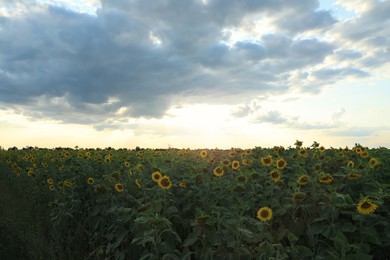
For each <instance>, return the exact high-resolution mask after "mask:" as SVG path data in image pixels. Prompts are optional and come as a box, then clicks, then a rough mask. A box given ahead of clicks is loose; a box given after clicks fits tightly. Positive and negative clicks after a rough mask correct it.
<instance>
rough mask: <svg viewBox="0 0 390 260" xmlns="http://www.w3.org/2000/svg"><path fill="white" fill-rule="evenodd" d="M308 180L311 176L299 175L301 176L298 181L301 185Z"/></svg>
mask: <svg viewBox="0 0 390 260" xmlns="http://www.w3.org/2000/svg"><path fill="white" fill-rule="evenodd" d="M308 182H309V176H307V175H302V176H299V178H298V180H297V183H298V185H299V186H304V185H306V184H307V183H308Z"/></svg>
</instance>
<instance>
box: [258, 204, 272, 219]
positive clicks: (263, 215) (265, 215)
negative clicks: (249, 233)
mask: <svg viewBox="0 0 390 260" xmlns="http://www.w3.org/2000/svg"><path fill="white" fill-rule="evenodd" d="M257 218H258V219H260V220H261V221H262V222H266V221H268V220H271V218H272V209H270V208H269V207H262V208H260V209H259V210H258V211H257Z"/></svg>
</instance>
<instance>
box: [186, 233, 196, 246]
mask: <svg viewBox="0 0 390 260" xmlns="http://www.w3.org/2000/svg"><path fill="white" fill-rule="evenodd" d="M198 240H199V236H198V235H195V234H194V233H191V234H190V235H189V236H188V237H187V238H186V240H184V243H183V246H192V245H193V244H195V243H196V242H197V241H198Z"/></svg>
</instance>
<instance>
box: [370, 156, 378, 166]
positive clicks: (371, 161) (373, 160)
mask: <svg viewBox="0 0 390 260" xmlns="http://www.w3.org/2000/svg"><path fill="white" fill-rule="evenodd" d="M369 164H370V167H371V168H374V167H375V166H377V165H378V159H377V158H375V157H372V158H371V159H370V162H369Z"/></svg>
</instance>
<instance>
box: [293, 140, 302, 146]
mask: <svg viewBox="0 0 390 260" xmlns="http://www.w3.org/2000/svg"><path fill="white" fill-rule="evenodd" d="M302 144H303V142H302V141H298V140H297V141H296V142H295V144H294V145H295V146H296V147H301V146H302Z"/></svg>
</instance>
